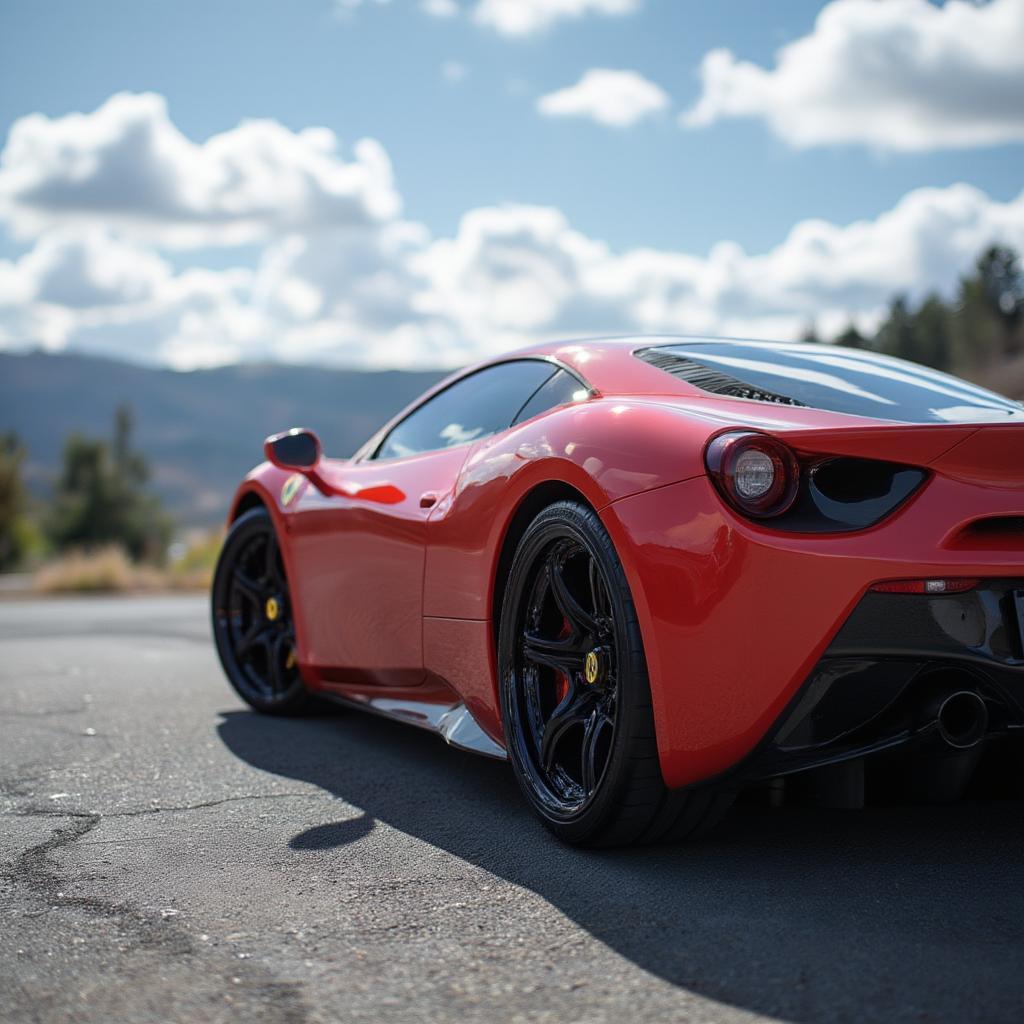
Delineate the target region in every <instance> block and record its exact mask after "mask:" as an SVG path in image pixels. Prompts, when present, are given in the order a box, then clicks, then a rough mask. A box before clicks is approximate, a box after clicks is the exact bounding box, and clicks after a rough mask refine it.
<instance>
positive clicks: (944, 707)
mask: <svg viewBox="0 0 1024 1024" xmlns="http://www.w3.org/2000/svg"><path fill="white" fill-rule="evenodd" d="M935 723H936V726H937V727H938V734H939V736H940V738H941V739H942V741H943V742H944V743H945V744H946V745H947V746H949V747H952V748H953V749H954V750H970V749H971V748H972V747H976V746H977V745H978V744H979V743H980V742H981V741H982V740H983V739H984V738H985V733H986V732H988V708H987V707H986V706H985V701H984V700H982V698H981V696H980V695H979V694H977V693H975V691H974V690H956V691H954V692H953V693H950V694H947V695H946V696H945V697H942V698H940V699H939V702H938V707H937V708H936V709H935Z"/></svg>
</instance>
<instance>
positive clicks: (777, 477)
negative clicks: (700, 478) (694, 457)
mask: <svg viewBox="0 0 1024 1024" xmlns="http://www.w3.org/2000/svg"><path fill="white" fill-rule="evenodd" d="M704 460H705V462H706V463H707V467H708V472H709V473H710V474H711V478H712V480H714V482H715V483H716V484H717V486H718V489H719V490H720V491H721V492H722V494H723V496H724V497H725V498H726V500H727V501H728V502H729V503H730V504H731V505H733V506H734V507H735V508H736V509H737V510H739V511H740V512H742V513H743V514H744V515H748V516H754V517H755V518H758V519H766V518H769V517H771V516H778V515H781V514H782V513H783V512H785V511H786V510H787V509H788V508H789V507H790V506H791V505H792V504H793V501H794V499H795V498H796V493H797V488H798V486H799V483H800V465H799V463H798V462H797V460H796V456H795V455H794V454H793V453H792V452H791V451H790V450H789V448H788V447H787V446H786V445H784V444H783V443H782V442H781V441H778V440H776V439H775V438H774V437H769V436H768V435H767V434H755V433H753V432H750V431H733V432H730V433H726V434H719V435H718V436H717V437H715V438H713V439H712V441H711V443H710V444H709V445H708V447H707V451H706V452H705V453H704Z"/></svg>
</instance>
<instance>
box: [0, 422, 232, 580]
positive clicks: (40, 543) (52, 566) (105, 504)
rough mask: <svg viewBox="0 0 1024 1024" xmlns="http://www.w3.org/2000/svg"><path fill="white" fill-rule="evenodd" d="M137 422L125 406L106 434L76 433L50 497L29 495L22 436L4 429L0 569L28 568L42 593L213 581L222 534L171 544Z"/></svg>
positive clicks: (0, 439) (0, 465)
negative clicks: (136, 441)
mask: <svg viewBox="0 0 1024 1024" xmlns="http://www.w3.org/2000/svg"><path fill="white" fill-rule="evenodd" d="M133 427H134V418H133V415H132V411H131V408H130V407H129V406H121V407H120V408H118V410H117V412H116V414H115V417H114V424H113V431H112V434H111V436H110V438H109V439H105V438H95V437H86V436H84V435H82V434H78V433H75V434H72V435H71V436H69V437H68V439H67V441H66V443H65V445H64V452H63V458H62V464H61V471H60V475H59V477H58V479H57V482H56V485H55V487H54V491H53V496H52V498H51V499H50V500H49V501H48V502H41V501H33V500H32V499H31V498H30V497H29V496H28V493H27V491H26V488H25V485H24V482H23V476H22V468H23V463H24V460H25V450H24V448H23V447H22V445H21V444H20V442H19V441H18V438H17V437H16V436H15V435H13V434H8V435H5V436H3V437H0V570H4V571H8V570H12V569H23V570H26V571H29V572H31V573H32V588H33V589H34V590H36V591H38V592H40V593H62V592H64V593H85V592H101V591H137V590H168V589H171V590H180V589H188V590H194V589H206V588H208V587H209V584H210V578H211V576H212V572H213V567H214V564H215V562H216V559H217V552H218V551H219V550H220V542H221V537H220V532H219V531H215V532H212V533H194V534H193V535H191V536H189V537H188V538H187V540H185V541H179V542H178V543H176V544H174V545H171V537H172V534H173V528H174V524H173V523H172V521H171V519H170V517H169V516H168V515H167V514H166V513H165V511H164V509H163V506H162V505H161V503H160V500H159V499H158V498H157V497H156V495H154V494H153V493H151V491H150V490H149V486H148V485H149V466H148V464H147V462H146V459H145V457H144V456H143V455H142V453H141V452H138V451H136V450H135V449H134V448H133V447H132V431H133Z"/></svg>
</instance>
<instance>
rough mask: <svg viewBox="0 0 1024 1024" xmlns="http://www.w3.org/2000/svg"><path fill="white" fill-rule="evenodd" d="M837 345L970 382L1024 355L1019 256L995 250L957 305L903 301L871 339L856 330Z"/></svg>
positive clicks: (932, 298)
mask: <svg viewBox="0 0 1024 1024" xmlns="http://www.w3.org/2000/svg"><path fill="white" fill-rule="evenodd" d="M835 341H836V344H838V345H846V346H847V347H850V348H871V349H875V350H876V351H878V352H884V353H885V354H886V355H891V356H897V357H899V358H901V359H909V360H912V361H913V362H917V363H924V364H925V365H926V366H933V367H935V368H936V369H938V370H946V371H949V372H952V373H958V374H961V375H963V376H967V377H972V376H977V375H979V374H984V373H985V372H986V371H988V370H990V369H991V368H992V367H995V366H998V365H1000V364H1001V363H1002V362H1004V361H1005V360H1007V359H1009V358H1012V357H1014V356H1017V355H1019V354H1021V353H1022V352H1024V273H1022V271H1021V266H1020V260H1019V258H1018V257H1017V254H1016V253H1015V252H1014V251H1013V250H1012V249H1009V248H1007V247H1006V246H999V245H992V246H989V248H987V249H985V251H984V252H982V253H981V255H980V256H979V257H978V259H977V261H976V262H975V265H974V268H973V270H972V272H971V273H969V274H967V275H966V276H964V277H963V278H961V280H960V285H959V288H958V290H957V295H956V299H955V301H954V302H953V303H952V304H950V303H947V302H945V301H944V300H943V299H942V298H941V297H940V296H939V295H935V294H931V295H928V296H927V297H926V298H925V299H924V301H923V302H922V303H921V304H920V305H919V306H917V307H916V308H914V307H913V306H912V305H911V304H910V302H909V301H908V300H907V298H906V296H903V295H899V296H896V298H894V299H893V300H892V302H891V303H890V305H889V311H888V315H887V316H886V318H885V320H884V321H883V322H882V324H881V326H880V327H879V328H878V331H877V333H876V334H875V336H874V337H873V338H870V339H868V338H865V337H864V336H863V335H861V334H860V332H859V331H858V330H857V329H856V327H854V326H853V325H852V324H851V325H850V326H849V327H848V328H847V329H846V331H844V332H843V333H842V334H841V335H839V337H838V338H836V339H835Z"/></svg>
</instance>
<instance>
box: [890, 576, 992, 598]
mask: <svg viewBox="0 0 1024 1024" xmlns="http://www.w3.org/2000/svg"><path fill="white" fill-rule="evenodd" d="M980 582H981V580H976V579H965V578H961V579H955V580H948V579H935V580H886V581H885V582H884V583H876V584H875V585H874V586H873V587H872V588H871V589H872V590H874V591H875V592H876V593H879V594H962V593H963V592H964V591H965V590H973V589H974V588H975V587H976V586H977V585H978V584H979V583H980Z"/></svg>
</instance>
